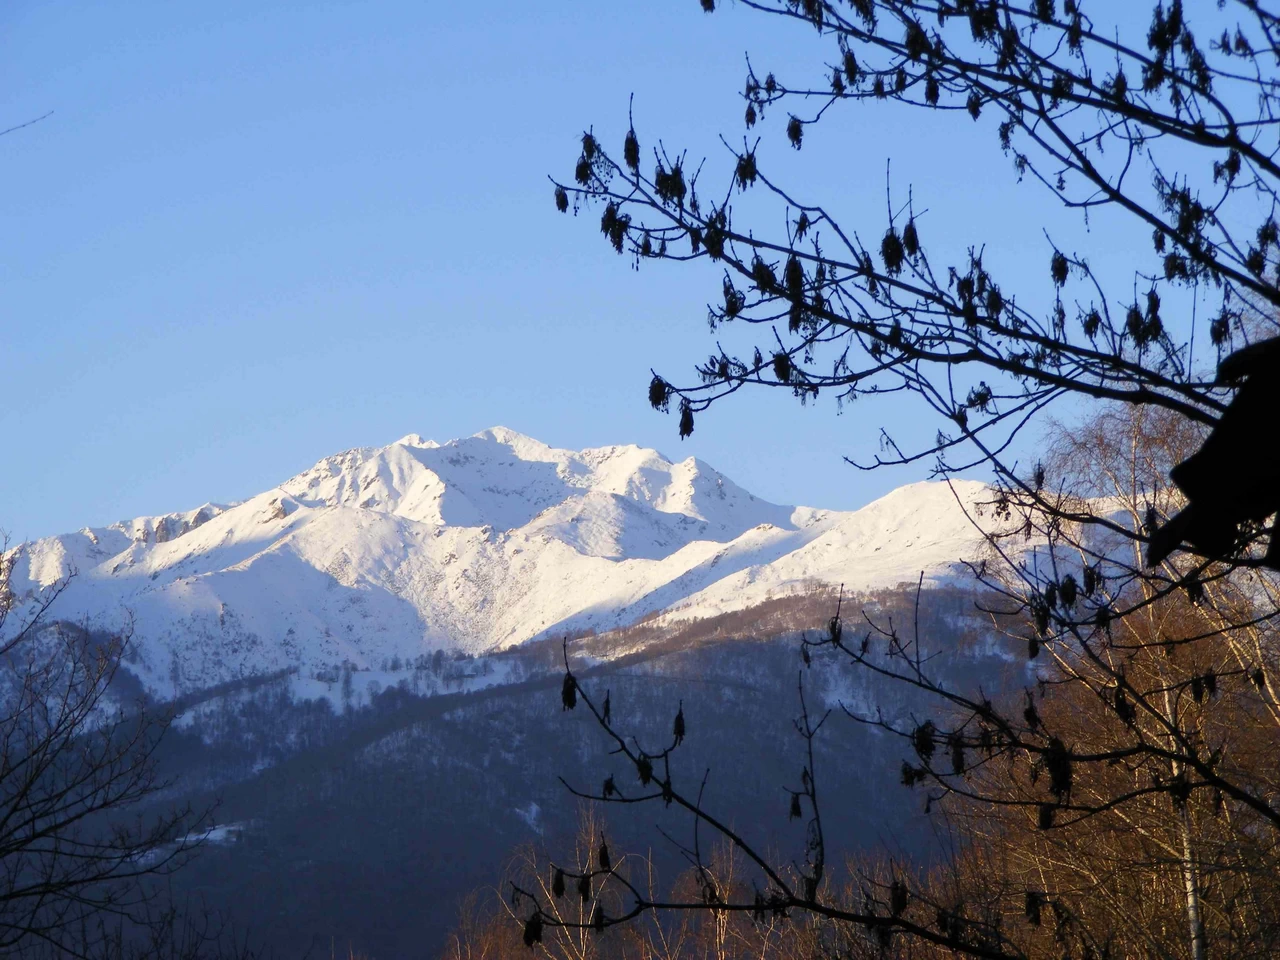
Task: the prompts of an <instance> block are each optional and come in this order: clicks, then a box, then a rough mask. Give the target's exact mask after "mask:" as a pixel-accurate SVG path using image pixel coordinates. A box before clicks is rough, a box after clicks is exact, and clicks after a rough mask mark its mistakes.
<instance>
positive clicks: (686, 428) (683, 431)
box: [680, 400, 693, 440]
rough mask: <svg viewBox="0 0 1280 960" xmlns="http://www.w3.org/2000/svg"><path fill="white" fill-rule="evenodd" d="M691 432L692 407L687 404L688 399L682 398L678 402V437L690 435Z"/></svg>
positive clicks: (682, 437)
mask: <svg viewBox="0 0 1280 960" xmlns="http://www.w3.org/2000/svg"><path fill="white" fill-rule="evenodd" d="M692 433H693V408H692V407H690V406H689V401H688V400H684V401H681V403H680V439H681V440H683V439H684V438H685V437H687V436H690V435H692Z"/></svg>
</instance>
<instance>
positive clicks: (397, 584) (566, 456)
mask: <svg viewBox="0 0 1280 960" xmlns="http://www.w3.org/2000/svg"><path fill="white" fill-rule="evenodd" d="M984 489H985V488H984V487H982V485H981V484H977V483H961V484H959V485H957V487H956V494H958V495H959V496H961V497H962V498H963V499H966V500H968V501H972V500H973V499H975V498H977V497H979V496H980V495H981V494H982V492H983V490H984ZM956 494H953V492H952V490H951V489H950V488H948V487H947V486H946V485H944V484H938V483H918V484H913V485H911V486H907V487H903V488H901V489H899V490H897V491H894V492H893V493H891V494H889V495H888V496H886V497H883V498H882V499H880V500H877V501H876V502H875V503H872V504H870V505H869V506H867V507H864V508H863V509H861V510H858V511H853V512H836V511H826V510H815V509H811V508H807V507H797V508H793V507H785V506H778V505H776V504H772V503H767V502H765V501H763V500H760V499H758V498H756V497H754V496H752V495H751V494H749V493H748V492H746V491H745V490H743V489H742V488H740V487H738V486H737V485H736V484H734V483H733V482H732V481H731V480H729V479H728V478H727V477H725V476H723V475H721V474H720V473H718V472H717V471H715V470H714V469H712V468H711V467H709V466H708V465H707V464H705V463H702V462H701V461H699V460H696V459H694V458H692V457H691V458H689V459H687V460H683V461H681V462H679V463H672V462H671V461H669V460H667V459H666V458H664V457H663V456H662V455H661V454H659V453H658V452H657V451H655V450H648V449H642V448H640V447H635V446H616V447H601V448H597V449H590V450H583V451H568V450H557V449H553V448H551V447H548V446H546V445H544V444H541V443H539V442H537V441H536V440H533V439H531V438H529V437H525V436H522V435H520V434H518V433H515V432H513V431H510V430H507V429H505V428H502V427H495V428H494V429H492V430H486V431H483V432H482V433H478V434H476V435H475V436H473V437H469V438H467V439H463V440H453V441H450V442H449V443H446V444H443V445H440V444H436V443H434V442H432V441H426V440H423V439H422V438H421V437H418V436H417V435H410V436H407V437H405V438H403V439H401V440H399V441H397V442H396V443H393V444H390V445H388V446H386V447H377V448H373V447H367V448H359V449H355V450H349V451H347V452H345V453H341V454H338V455H337V456H333V457H327V458H325V459H324V460H321V461H320V462H319V463H317V464H316V465H315V466H314V467H312V468H311V469H309V470H307V471H305V472H303V473H301V474H299V475H298V476H296V477H293V478H292V479H290V480H287V481H286V482H285V483H283V484H281V485H280V486H279V487H276V488H275V489H272V490H268V491H266V492H265V493H261V494H259V495H258V496H256V497H253V498H252V499H249V500H246V501H244V502H243V503H239V504H235V505H233V506H215V505H212V504H209V505H206V506H204V507H202V508H200V509H199V510H194V511H191V512H189V513H186V514H178V515H170V516H165V517H154V518H142V519H138V520H133V521H129V522H124V523H118V524H114V525H112V526H110V527H106V528H94V529H90V528H85V529H83V530H81V531H80V532H79V533H74V534H67V535H64V536H59V537H50V538H47V539H44V540H40V541H36V542H34V543H31V544H26V545H24V546H23V547H21V548H20V551H21V552H20V558H19V561H18V564H17V567H16V569H15V571H14V576H13V580H12V583H11V587H12V589H14V591H15V592H16V593H17V594H18V595H19V596H21V597H25V598H26V599H28V600H34V599H35V598H36V597H37V596H38V595H39V593H40V591H41V590H44V589H48V588H49V587H50V586H51V585H52V584H54V583H56V582H57V581H59V580H60V579H62V578H64V577H66V576H67V575H68V574H69V573H72V572H73V571H74V572H75V573H76V577H75V578H74V580H73V581H72V584H71V586H70V588H69V589H68V590H67V591H66V593H65V594H64V595H63V596H62V597H61V598H59V600H58V605H57V608H56V609H55V611H54V613H55V615H56V616H58V617H59V618H61V619H68V620H84V621H87V622H89V623H91V624H95V625H99V626H102V627H104V628H108V629H116V628H119V627H121V626H122V625H124V624H125V623H127V622H129V621H130V618H131V619H132V623H133V633H134V637H135V649H136V651H137V654H138V662H137V663H136V664H134V665H133V669H134V670H135V672H137V673H138V674H139V676H140V677H141V679H142V680H143V681H144V683H146V684H147V685H148V686H149V687H150V688H151V689H152V690H153V691H155V692H156V693H157V694H159V695H162V696H164V695H169V694H172V693H173V692H174V690H175V689H177V688H179V687H181V689H183V690H184V691H190V690H191V689H193V688H196V687H200V686H208V685H211V684H214V683H218V682H222V681H225V680H230V679H235V678H239V677H245V676H251V675H255V674H260V673H265V672H271V671H276V670H280V669H283V668H298V669H299V671H300V672H301V673H302V674H303V675H304V676H306V675H310V674H311V673H313V672H315V671H316V670H319V669H322V668H325V667H329V666H332V665H334V664H340V663H343V662H349V663H351V664H354V665H355V666H356V667H376V666H378V665H379V664H380V663H381V662H383V661H385V660H388V659H391V658H394V657H399V658H400V659H401V660H413V659H414V658H416V657H418V656H421V655H424V654H429V653H431V652H433V651H434V650H436V649H445V650H461V651H465V652H469V653H479V652H482V651H487V650H492V649H499V648H503V647H507V646H510V645H512V644H517V643H520V642H522V641H525V640H528V639H530V638H533V637H538V636H543V635H546V634H548V633H552V632H555V631H560V630H568V629H575V628H586V627H594V628H597V629H607V628H610V627H613V626H619V625H623V624H627V623H631V622H634V621H636V620H638V619H640V618H641V617H643V616H645V615H647V614H651V613H655V612H658V611H666V612H668V613H669V615H672V616H679V617H692V616H705V615H710V614H714V613H718V612H722V611H725V610H729V609H741V608H744V607H748V606H751V605H752V604H755V603H758V602H760V601H761V600H764V599H765V598H766V597H767V596H768V595H770V594H772V593H778V592H784V591H791V590H799V589H804V588H805V587H806V586H807V585H812V584H813V583H814V582H815V581H824V582H829V583H844V584H846V586H847V587H848V588H850V589H852V590H861V589H870V588H875V587H881V586H893V585H896V584H898V583H900V582H903V581H913V580H914V579H915V578H916V577H917V576H918V575H919V573H920V572H921V571H925V572H926V574H927V575H928V576H930V577H931V578H933V579H937V578H939V577H946V576H949V575H950V574H951V573H952V569H953V564H954V563H955V562H956V561H958V560H959V559H961V558H962V557H965V556H969V555H971V554H972V553H973V551H974V549H975V544H976V537H975V534H974V531H973V530H972V528H971V527H970V525H969V523H968V521H967V519H966V518H965V516H964V514H963V512H962V511H961V510H960V509H959V508H958V507H957V505H956V503H955V495H956Z"/></svg>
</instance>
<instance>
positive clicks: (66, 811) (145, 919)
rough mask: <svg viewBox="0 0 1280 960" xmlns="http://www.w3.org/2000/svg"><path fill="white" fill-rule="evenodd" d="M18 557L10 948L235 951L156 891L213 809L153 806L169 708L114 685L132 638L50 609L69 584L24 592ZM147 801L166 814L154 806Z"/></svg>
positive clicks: (0, 767)
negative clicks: (59, 618)
mask: <svg viewBox="0 0 1280 960" xmlns="http://www.w3.org/2000/svg"><path fill="white" fill-rule="evenodd" d="M20 556H21V554H20V549H18V550H0V638H3V642H0V951H3V952H5V953H6V954H7V955H11V956H14V955H16V956H28V955H29V956H41V955H50V956H72V957H85V958H89V957H131V956H137V957H143V956H155V957H161V956H172V957H178V956H183V957H194V956H198V955H200V954H201V953H202V952H203V953H209V952H221V951H225V950H226V947H227V943H228V941H226V940H225V939H224V938H223V936H222V934H223V933H224V932H226V931H225V929H224V928H222V927H217V929H215V926H216V925H214V924H212V923H211V922H210V921H209V918H207V917H202V916H201V915H200V914H199V912H198V911H197V912H195V913H192V914H189V915H188V914H181V913H179V912H176V911H175V910H173V909H171V908H169V907H166V906H165V905H164V904H163V903H162V902H161V901H159V900H157V890H156V887H155V884H154V883H152V881H154V880H155V879H156V878H163V877H164V876H166V875H167V874H169V873H171V872H172V871H174V870H176V869H177V868H178V867H180V866H181V865H182V864H183V863H184V862H185V861H186V860H187V859H188V857H189V856H190V855H191V853H192V852H193V850H194V849H195V848H196V847H197V846H198V845H199V841H200V836H201V833H200V831H199V829H198V828H199V827H200V826H201V821H202V820H203V816H202V815H200V814H197V813H196V812H195V811H193V810H192V809H190V808H189V807H186V806H183V807H177V808H172V809H162V808H161V807H160V806H159V805H157V804H155V803H154V801H156V800H157V799H158V797H159V794H160V793H161V791H162V790H163V789H164V788H165V787H166V786H167V784H166V783H165V782H164V781H163V780H162V779H160V778H159V776H158V774H157V769H156V750H157V747H158V745H159V743H160V739H161V737H162V735H163V734H164V731H165V730H166V728H167V727H168V723H169V719H170V718H169V716H168V715H167V714H166V713H164V712H155V711H153V710H152V709H150V708H148V707H147V706H146V705H145V704H143V703H140V702H138V703H135V702H129V701H128V700H125V699H122V698H121V696H120V695H119V694H118V692H117V689H118V688H117V687H116V686H115V685H113V681H114V680H115V679H116V677H117V675H118V673H119V671H120V669H121V664H122V659H123V657H124V654H125V651H126V649H127V644H128V637H127V635H125V636H109V637H103V636H99V635H96V634H94V633H92V632H91V631H89V630H87V629H82V628H78V627H76V626H74V625H70V624H66V623H60V622H56V621H53V620H51V618H50V611H51V610H52V609H53V608H54V606H55V604H56V603H57V601H58V599H59V597H60V595H61V594H62V593H63V591H64V590H65V588H66V586H67V583H68V581H63V582H60V583H59V584H56V585H55V586H53V587H52V588H50V589H48V590H45V591H44V592H43V593H41V594H40V595H39V596H38V597H36V598H19V597H17V596H15V594H14V593H13V592H12V590H11V589H10V582H11V574H12V572H13V570H14V567H15V565H16V564H17V563H18V561H19V559H20ZM20 601H21V602H20ZM19 611H22V612H23V616H22V618H21V620H18V619H17V617H18V614H19ZM148 803H150V807H149V808H148V809H150V810H152V811H155V810H160V812H150V813H143V812H142V808H143V805H144V804H148ZM215 944H216V946H215ZM231 952H234V953H240V954H243V953H245V952H246V950H245V949H244V948H243V945H241V947H240V948H237V949H235V950H232V951H231Z"/></svg>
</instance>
